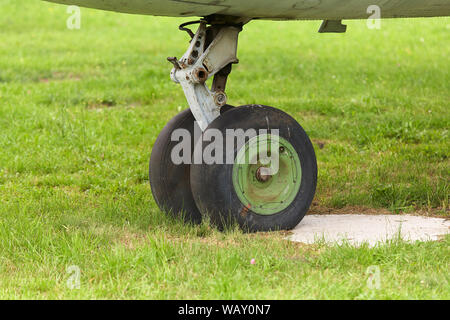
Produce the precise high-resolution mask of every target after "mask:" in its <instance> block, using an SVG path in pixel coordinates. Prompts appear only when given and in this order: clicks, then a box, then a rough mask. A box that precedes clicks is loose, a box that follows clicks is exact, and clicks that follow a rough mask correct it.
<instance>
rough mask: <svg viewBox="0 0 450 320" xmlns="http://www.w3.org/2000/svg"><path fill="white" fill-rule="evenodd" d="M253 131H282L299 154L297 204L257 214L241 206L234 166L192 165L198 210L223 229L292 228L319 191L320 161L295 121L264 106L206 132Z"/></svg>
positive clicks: (234, 114) (232, 115)
mask: <svg viewBox="0 0 450 320" xmlns="http://www.w3.org/2000/svg"><path fill="white" fill-rule="evenodd" d="M251 128H252V129H256V130H260V129H279V135H280V136H281V137H283V138H284V139H286V140H288V141H289V142H290V143H291V144H292V146H293V147H294V149H295V150H296V151H297V154H298V156H299V159H300V163H301V167H302V178H301V185H300V189H299V191H298V193H297V195H296V196H295V199H294V201H292V203H291V204H290V205H289V206H288V207H287V208H286V209H284V210H282V211H280V212H278V213H275V214H273V215H260V214H257V213H254V212H253V211H252V210H251V209H249V208H247V207H246V206H244V205H243V204H242V203H241V201H240V200H239V198H238V196H237V194H236V192H235V190H234V186H233V181H232V173H233V164H211V165H207V164H194V165H191V179H190V180H191V188H192V194H193V195H194V199H195V202H196V204H197V207H198V208H199V209H200V211H201V212H202V213H203V214H204V215H208V216H209V217H210V220H211V222H212V223H213V224H214V225H216V226H217V227H218V228H219V229H221V230H223V229H224V228H226V226H227V225H229V224H234V223H237V224H238V225H239V226H240V227H241V229H243V230H244V231H248V232H258V231H275V230H290V229H293V228H294V227H295V226H297V225H298V224H299V223H300V221H301V220H302V219H303V217H304V216H305V214H306V213H307V211H308V210H309V207H310V205H311V203H312V200H313V198H314V195H315V191H316V185H317V162H316V155H315V152H314V148H313V145H312V143H311V141H310V139H309V137H308V135H307V134H306V132H305V131H304V130H303V128H302V127H301V126H300V125H299V124H298V123H297V121H295V119H293V118H292V117H291V116H289V115H288V114H286V113H284V112H282V111H281V110H277V109H274V108H272V107H267V106H261V105H248V106H242V107H238V108H234V109H233V110H230V111H228V112H227V113H225V114H224V115H223V116H221V117H220V118H218V119H216V120H215V121H214V122H212V123H211V124H210V125H209V127H208V128H207V130H208V129H218V130H220V131H221V132H222V134H223V136H224V137H225V135H226V129H244V130H247V129H251ZM223 140H224V141H225V140H226V139H225V138H224V139H223ZM200 143H201V141H199V146H201V145H203V148H204V147H205V146H206V145H207V143H202V144H200ZM208 143H210V142H208ZM197 147H198V146H197ZM224 148H225V146H224ZM238 151H239V150H237V148H236V147H235V150H231V152H234V158H233V159H235V157H236V154H237V152H238ZM227 152H228V150H227ZM225 153H226V152H224V154H225Z"/></svg>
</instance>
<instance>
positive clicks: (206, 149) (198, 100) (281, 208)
mask: <svg viewBox="0 0 450 320" xmlns="http://www.w3.org/2000/svg"><path fill="white" fill-rule="evenodd" d="M199 23H200V27H199V29H198V31H197V33H195V34H193V33H192V32H190V30H187V29H186V28H185V26H186V25H187V24H185V25H182V26H181V27H180V29H181V30H185V31H188V32H189V33H190V35H191V37H192V40H191V43H190V46H189V49H188V51H187V52H186V53H185V54H184V55H183V57H182V58H181V59H180V60H178V59H176V58H169V61H170V62H172V64H173V65H174V68H173V69H172V72H171V78H172V80H173V81H175V82H176V83H179V84H180V85H181V86H182V88H183V90H184V93H185V95H186V99H187V101H188V103H189V107H190V109H189V110H185V111H183V112H181V113H180V114H178V115H177V116H176V117H175V118H173V119H172V120H171V121H170V122H169V123H168V124H167V125H166V127H165V128H164V129H163V131H162V132H161V134H160V135H159V137H158V139H157V141H156V143H155V145H154V147H153V151H152V156H151V160H150V184H151V187H152V192H153V195H154V197H155V200H156V202H157V204H158V206H159V207H160V208H161V209H162V210H163V211H166V212H170V213H172V214H174V215H180V214H184V217H185V220H186V221H191V222H195V223H198V222H200V221H201V220H202V217H204V216H208V217H209V219H210V221H211V222H212V223H213V224H214V225H216V226H217V227H219V228H220V229H224V228H225V227H226V226H228V225H232V224H236V223H237V224H238V225H239V226H240V227H241V228H242V229H243V230H244V231H252V232H254V231H271V230H288V229H292V228H294V227H295V226H296V225H297V224H298V223H299V222H300V221H301V220H302V219H303V217H304V216H305V214H306V212H307V211H308V209H309V207H310V205H311V202H312V200H313V198H314V194H315V190H316V183H317V162H316V157H315V153H314V149H313V146H312V144H311V141H310V139H309V138H308V136H307V134H306V133H305V131H304V130H303V128H302V127H301V126H300V125H299V124H298V123H297V122H296V121H295V120H294V119H293V118H292V117H291V116H289V115H288V114H286V113H284V112H282V111H280V110H277V109H274V108H271V107H267V106H261V105H247V106H241V107H237V108H233V107H230V106H228V105H226V102H227V96H226V95H225V86H226V81H227V78H228V75H229V73H230V72H231V65H232V64H233V63H237V62H238V59H237V57H236V52H237V40H238V35H239V33H240V31H241V30H242V25H230V24H211V25H210V26H209V27H208V24H207V22H206V21H200V22H199ZM213 76H214V80H213V84H212V88H211V89H209V88H208V87H207V86H206V84H205V82H206V81H207V80H208V79H209V78H210V77H213ZM178 129H180V130H181V131H180V130H178ZM175 132H177V134H175V135H174V133H175ZM180 132H183V133H185V134H186V136H189V137H190V140H189V143H188V144H187V145H186V143H185V144H184V146H185V148H183V149H182V152H180V143H181V142H183V141H184V140H183V139H182V138H181V136H182V134H180ZM196 132H199V134H198V135H196V134H195V133H196ZM181 140H183V141H181ZM184 142H185V141H184ZM174 155H175V156H177V155H180V156H181V157H182V158H183V159H185V160H186V159H187V160H190V161H184V162H180V161H174Z"/></svg>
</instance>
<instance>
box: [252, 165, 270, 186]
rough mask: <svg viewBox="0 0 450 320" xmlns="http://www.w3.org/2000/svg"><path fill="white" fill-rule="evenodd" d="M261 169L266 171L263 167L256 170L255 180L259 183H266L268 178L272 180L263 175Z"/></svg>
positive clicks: (268, 176)
mask: <svg viewBox="0 0 450 320" xmlns="http://www.w3.org/2000/svg"><path fill="white" fill-rule="evenodd" d="M263 169H267V168H265V167H259V168H258V170H256V179H257V180H258V181H259V182H267V181H269V179H270V178H272V176H271V175H267V174H263V172H262V171H263Z"/></svg>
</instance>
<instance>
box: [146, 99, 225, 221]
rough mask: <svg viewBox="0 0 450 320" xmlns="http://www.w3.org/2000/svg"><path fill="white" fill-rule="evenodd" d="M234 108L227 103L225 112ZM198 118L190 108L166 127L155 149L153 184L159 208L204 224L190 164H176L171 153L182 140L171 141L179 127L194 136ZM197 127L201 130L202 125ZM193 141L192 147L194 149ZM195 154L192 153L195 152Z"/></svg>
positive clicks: (153, 153) (151, 181)
mask: <svg viewBox="0 0 450 320" xmlns="http://www.w3.org/2000/svg"><path fill="white" fill-rule="evenodd" d="M232 108H234V107H233V106H230V105H225V106H223V107H222V108H221V110H220V112H221V114H224V113H225V112H227V111H229V110H231V109H232ZM194 125H195V126H197V124H196V122H195V118H194V116H193V115H192V112H191V111H190V109H187V110H184V111H182V112H180V113H179V114H178V115H176V116H175V117H174V118H172V119H171V120H170V121H169V122H168V123H167V125H166V126H165V127H164V128H163V130H162V131H161V133H160V134H159V136H158V138H157V139H156V142H155V144H154V146H153V149H152V154H151V157H150V166H149V177H150V186H151V189H152V193H153V197H154V198H155V201H156V203H157V205H158V207H159V208H160V209H161V210H162V211H164V212H166V213H168V214H169V213H170V214H172V215H173V216H174V217H179V216H180V215H183V217H184V220H185V221H186V222H192V223H200V222H201V221H202V216H201V214H200V211H199V210H198V209H197V206H196V204H195V201H194V198H193V196H192V191H191V184H190V164H180V165H176V164H174V163H173V162H172V160H171V152H172V149H173V147H175V146H176V145H177V144H178V142H176V141H175V142H174V141H171V136H172V133H173V132H174V131H175V130H176V129H180V128H183V129H186V130H188V131H189V133H190V134H191V137H194ZM197 129H198V130H200V128H198V126H197ZM194 145H195V141H192V144H191V150H194ZM191 156H192V155H191Z"/></svg>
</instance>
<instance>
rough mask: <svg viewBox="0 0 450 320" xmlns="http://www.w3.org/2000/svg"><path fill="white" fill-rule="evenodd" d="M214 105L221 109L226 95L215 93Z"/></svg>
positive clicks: (225, 100)
mask: <svg viewBox="0 0 450 320" xmlns="http://www.w3.org/2000/svg"><path fill="white" fill-rule="evenodd" d="M214 103H215V104H216V105H217V106H219V107H222V106H224V105H225V104H226V103H227V95H226V94H225V93H224V92H216V93H215V94H214Z"/></svg>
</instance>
